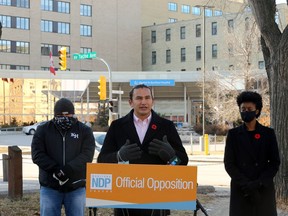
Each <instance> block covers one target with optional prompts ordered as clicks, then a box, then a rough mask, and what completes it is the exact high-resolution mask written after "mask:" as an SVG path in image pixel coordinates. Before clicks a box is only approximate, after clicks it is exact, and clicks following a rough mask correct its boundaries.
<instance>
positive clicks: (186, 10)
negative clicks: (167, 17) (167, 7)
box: [181, 5, 190, 14]
mask: <svg viewBox="0 0 288 216" xmlns="http://www.w3.org/2000/svg"><path fill="white" fill-rule="evenodd" d="M181 11H182V13H185V14H190V5H182V6H181Z"/></svg>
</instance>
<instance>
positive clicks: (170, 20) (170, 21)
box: [168, 18, 177, 23]
mask: <svg viewBox="0 0 288 216" xmlns="http://www.w3.org/2000/svg"><path fill="white" fill-rule="evenodd" d="M168 22H169V23H175V22H177V19H175V18H169V19H168Z"/></svg>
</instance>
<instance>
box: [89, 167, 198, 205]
mask: <svg viewBox="0 0 288 216" xmlns="http://www.w3.org/2000/svg"><path fill="white" fill-rule="evenodd" d="M196 194H197V167H196V166H168V165H167V166H163V165H147V164H145V165H144V164H143V165H142V164H106V163H89V164H87V176H86V206H87V207H97V208H129V209H130V208H136V209H175V210H196Z"/></svg>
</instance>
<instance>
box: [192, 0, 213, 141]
mask: <svg viewBox="0 0 288 216" xmlns="http://www.w3.org/2000/svg"><path fill="white" fill-rule="evenodd" d="M195 7H199V8H202V22H203V24H202V25H203V28H202V29H203V40H202V47H203V58H202V71H203V74H202V75H203V76H202V78H203V79H202V134H203V141H204V135H205V107H204V106H205V73H206V52H205V49H206V44H205V41H206V32H205V31H206V20H205V12H206V9H207V8H214V6H209V5H195Z"/></svg>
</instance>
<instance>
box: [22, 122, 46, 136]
mask: <svg viewBox="0 0 288 216" xmlns="http://www.w3.org/2000/svg"><path fill="white" fill-rule="evenodd" d="M45 122H46V121H42V122H38V123H35V124H33V125H29V126H25V127H23V129H22V132H23V133H25V134H26V135H34V134H35V132H36V129H37V127H38V126H39V125H41V124H44V123H45Z"/></svg>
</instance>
